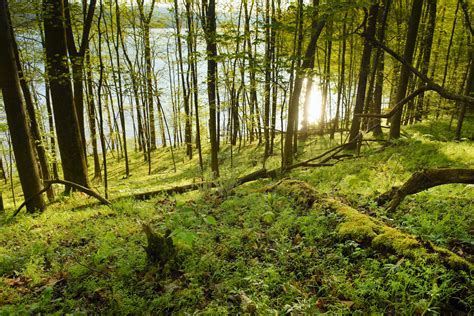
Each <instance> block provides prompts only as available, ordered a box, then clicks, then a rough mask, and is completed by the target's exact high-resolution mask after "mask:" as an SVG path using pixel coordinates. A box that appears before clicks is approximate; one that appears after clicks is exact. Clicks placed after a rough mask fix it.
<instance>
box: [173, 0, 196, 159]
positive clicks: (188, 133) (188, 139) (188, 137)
mask: <svg viewBox="0 0 474 316" xmlns="http://www.w3.org/2000/svg"><path fill="white" fill-rule="evenodd" d="M174 19H175V24H176V37H177V38H176V41H177V44H178V45H177V46H178V66H179V74H180V78H181V91H182V92H183V105H184V115H185V124H184V142H185V143H186V154H187V155H188V157H189V159H192V158H193V144H192V130H191V119H192V118H191V113H190V106H189V97H190V94H189V91H188V89H187V87H186V81H185V79H184V66H183V48H182V43H181V21H180V19H179V10H178V0H174Z"/></svg>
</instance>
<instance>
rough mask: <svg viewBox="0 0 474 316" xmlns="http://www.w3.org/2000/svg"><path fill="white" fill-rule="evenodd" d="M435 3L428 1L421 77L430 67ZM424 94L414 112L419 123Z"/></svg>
mask: <svg viewBox="0 0 474 316" xmlns="http://www.w3.org/2000/svg"><path fill="white" fill-rule="evenodd" d="M436 2H437V0H429V1H428V11H429V13H428V14H429V18H428V25H427V26H426V31H425V36H424V39H423V46H424V47H423V60H422V62H421V70H420V71H421V73H422V74H423V75H428V69H429V66H430V58H431V49H432V46H433V35H434V31H435V26H436ZM424 95H425V93H424V92H422V93H421V94H420V95H419V96H418V100H417V105H416V111H415V121H421V119H422V117H423V101H424Z"/></svg>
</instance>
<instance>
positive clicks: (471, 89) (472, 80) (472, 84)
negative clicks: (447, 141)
mask: <svg viewBox="0 0 474 316" xmlns="http://www.w3.org/2000/svg"><path fill="white" fill-rule="evenodd" d="M469 55H470V64H471V65H470V67H469V75H468V77H467V80H466V88H465V90H464V94H465V95H468V96H471V97H472V96H474V50H472V49H471V52H470V53H469ZM466 111H467V104H466V102H462V103H461V108H460V111H459V116H458V124H457V126H456V135H455V138H456V140H460V139H461V130H462V125H463V122H464V117H465V116H466Z"/></svg>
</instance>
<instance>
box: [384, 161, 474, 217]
mask: <svg viewBox="0 0 474 316" xmlns="http://www.w3.org/2000/svg"><path fill="white" fill-rule="evenodd" d="M450 183H466V184H474V169H426V170H423V171H420V172H415V173H414V174H413V175H412V176H411V177H410V179H408V180H407V181H406V182H405V183H404V184H403V185H402V186H401V187H399V188H397V187H395V188H393V189H392V190H391V191H389V192H386V193H384V194H382V195H381V196H380V197H379V199H378V200H379V201H381V202H382V203H383V202H384V201H386V200H387V199H389V200H390V204H389V206H388V207H387V210H388V211H390V212H393V211H395V209H396V208H397V207H398V205H400V203H401V202H402V201H403V200H404V199H405V197H406V196H407V195H412V194H416V193H418V192H421V191H424V190H427V189H429V188H432V187H436V186H439V185H443V184H450Z"/></svg>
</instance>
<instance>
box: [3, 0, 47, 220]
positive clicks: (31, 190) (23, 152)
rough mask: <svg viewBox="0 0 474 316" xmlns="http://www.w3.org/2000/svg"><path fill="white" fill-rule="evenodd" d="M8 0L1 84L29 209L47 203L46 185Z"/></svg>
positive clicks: (43, 206) (4, 3) (4, 27)
mask: <svg viewBox="0 0 474 316" xmlns="http://www.w3.org/2000/svg"><path fill="white" fill-rule="evenodd" d="M8 12H9V11H8V3H7V1H6V0H0V43H2V45H1V46H0V69H2V71H0V87H1V89H2V95H3V101H4V105H5V112H6V114H7V122H8V126H9V129H10V136H11V139H12V143H13V151H14V154H15V159H16V165H17V170H18V175H19V177H20V182H21V187H22V190H23V194H24V195H25V198H27V199H29V198H32V199H31V201H30V202H29V203H28V204H27V209H28V211H29V212H33V211H35V210H43V209H44V208H45V203H44V200H43V198H42V196H40V195H36V196H35V194H36V193H37V192H38V191H40V190H41V189H42V184H41V180H40V176H39V170H38V165H37V163H36V160H35V154H34V148H33V145H32V143H31V135H30V130H29V127H28V125H27V122H26V112H25V108H24V105H23V100H22V95H21V88H20V81H19V77H18V69H17V65H16V57H15V52H14V41H15V39H14V38H13V37H12V28H11V25H10V23H9V18H8Z"/></svg>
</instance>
